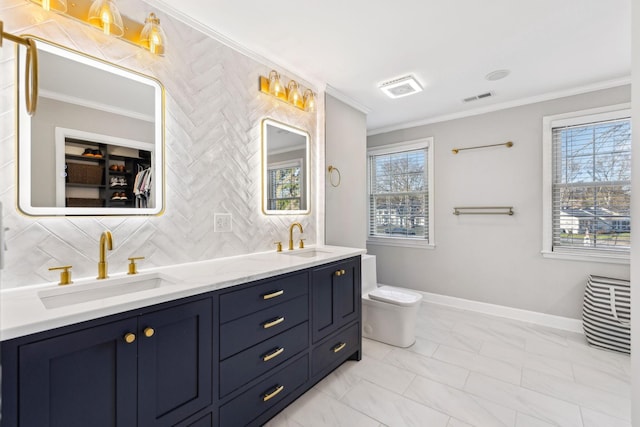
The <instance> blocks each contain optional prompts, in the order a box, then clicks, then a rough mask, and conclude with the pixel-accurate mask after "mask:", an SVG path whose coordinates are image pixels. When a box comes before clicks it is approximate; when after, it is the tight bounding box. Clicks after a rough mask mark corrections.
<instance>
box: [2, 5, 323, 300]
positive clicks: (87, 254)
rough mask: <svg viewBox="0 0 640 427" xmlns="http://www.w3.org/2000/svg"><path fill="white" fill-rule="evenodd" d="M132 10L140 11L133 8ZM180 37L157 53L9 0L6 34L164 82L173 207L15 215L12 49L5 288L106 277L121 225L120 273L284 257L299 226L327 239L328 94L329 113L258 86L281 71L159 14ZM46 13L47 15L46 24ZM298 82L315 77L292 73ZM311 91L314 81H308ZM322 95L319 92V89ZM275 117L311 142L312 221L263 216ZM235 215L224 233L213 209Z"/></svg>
mask: <svg viewBox="0 0 640 427" xmlns="http://www.w3.org/2000/svg"><path fill="white" fill-rule="evenodd" d="M120 7H121V12H122V13H123V14H125V15H127V16H133V17H137V18H139V19H143V18H144V17H145V16H148V15H149V12H152V11H154V10H153V9H152V8H151V7H150V6H149V5H148V4H147V3H145V2H143V1H141V0H132V1H128V2H123V4H122V5H120ZM125 8H128V9H129V10H125ZM155 12H156V13H157V15H158V16H159V18H160V19H161V21H162V27H163V29H164V30H165V32H166V34H167V38H168V40H170V47H169V48H168V49H167V53H166V55H165V56H164V57H156V56H154V55H152V54H150V53H148V52H145V51H144V50H142V49H140V48H138V47H136V46H133V45H131V44H129V43H126V42H124V41H121V40H118V39H116V38H114V37H109V36H105V35H104V34H102V33H101V32H100V31H96V30H94V29H92V28H90V27H88V26H86V25H84V24H82V23H79V22H76V21H74V20H71V19H69V18H66V17H64V16H61V15H58V14H55V13H47V12H45V11H43V10H42V8H41V7H40V6H38V5H36V4H34V3H31V2H12V1H1V0H0V16H2V20H3V21H4V23H5V31H8V32H10V33H15V34H25V33H28V34H33V35H36V36H40V37H42V38H46V39H49V40H51V41H53V42H56V43H58V44H61V45H63V46H68V47H71V48H75V49H77V50H81V51H83V52H86V53H87V54H89V55H92V56H95V57H97V58H100V59H105V60H107V61H110V62H114V63H116V64H118V65H121V66H124V67H127V68H130V69H133V70H136V71H138V72H141V73H143V74H146V75H150V76H153V77H155V78H157V79H158V80H160V81H161V82H162V83H163V84H164V87H165V96H166V110H165V118H166V126H165V135H166V145H165V155H166V167H165V178H166V210H165V213H164V214H163V215H161V216H157V217H156V216H152V217H144V216H138V217H86V218H78V217H75V218H73V217H67V218H59V217H58V218H55V217H40V218H34V217H26V216H24V215H21V214H19V213H18V212H17V210H16V209H15V201H16V192H17V182H16V152H15V137H16V127H15V101H16V100H15V92H16V87H15V81H13V79H12V78H7V79H4V76H13V75H14V67H15V58H14V53H15V49H13V46H12V44H11V43H9V44H7V46H6V47H4V48H2V49H0V68H1V70H0V71H1V73H0V74H1V75H2V76H3V79H2V82H3V84H4V85H3V86H2V87H0V183H2V185H0V201H1V202H2V203H3V205H4V211H5V218H4V220H5V224H6V226H7V227H9V228H11V230H10V231H9V232H8V233H7V240H8V241H7V246H8V248H9V250H8V252H7V253H6V254H7V259H6V267H5V270H4V271H3V272H2V283H1V286H2V288H10V287H16V286H24V285H30V284H34V283H41V282H54V281H55V280H56V279H57V276H56V275H55V274H54V272H50V271H48V267H52V266H56V265H67V264H72V265H73V273H74V277H75V278H82V277H95V274H96V269H97V267H96V264H97V262H98V240H99V238H100V233H102V231H103V230H105V229H110V230H111V231H112V233H113V238H114V249H113V251H110V252H109V254H108V257H109V268H110V271H111V273H117V272H124V271H126V268H127V258H128V257H130V256H144V257H145V260H144V262H143V263H141V264H140V268H142V269H146V268H152V267H154V266H162V265H167V264H175V263H182V262H190V261H199V260H205V259H211V258H218V257H224V256H232V255H239V254H246V253H252V252H258V251H266V250H275V247H274V245H273V242H274V241H278V240H282V241H286V236H287V228H288V226H289V224H291V222H294V221H299V222H301V223H302V225H303V226H304V231H305V235H306V238H307V243H308V244H313V243H315V242H316V238H317V234H316V231H317V224H318V217H317V215H321V213H320V214H318V208H319V206H318V204H317V203H316V202H315V197H316V194H318V193H317V186H318V180H317V179H316V177H317V176H318V174H317V173H316V171H317V168H318V166H317V165H318V164H319V163H318V159H317V156H318V153H320V150H321V148H319V147H318V144H322V139H320V138H319V137H318V135H319V134H320V133H319V131H318V125H317V124H318V122H319V121H320V122H322V117H323V111H324V109H323V101H322V100H323V98H324V97H323V96H322V95H320V96H319V105H318V113H315V114H313V113H307V112H305V111H302V110H299V109H297V108H295V107H292V106H290V105H287V104H285V103H283V102H281V101H279V100H277V99H275V98H273V97H271V96H269V95H265V94H262V93H260V92H259V91H258V76H260V75H268V74H269V71H270V70H271V69H272V67H273V66H272V65H267V64H264V63H262V62H260V61H258V60H256V59H253V58H250V57H248V56H247V55H245V54H243V53H240V52H238V51H236V50H233V49H231V48H229V47H227V46H226V45H224V44H223V43H221V42H218V41H217V40H214V39H212V38H211V37H208V36H207V35H204V34H202V33H201V32H199V31H197V30H195V29H193V28H191V27H189V26H187V25H185V24H184V23H182V22H181V21H179V20H177V19H175V18H172V17H170V16H167V15H166V14H164V13H160V12H158V11H157V10H156V11H155ZM34 17H38V19H35V20H34ZM278 71H279V72H280V73H281V74H282V75H283V76H286V77H287V78H293V79H295V80H297V81H301V82H304V79H301V78H300V76H296V75H294V74H292V73H290V72H288V71H287V70H286V69H281V68H278ZM305 86H307V84H305ZM314 90H317V88H314ZM265 117H270V118H272V119H274V120H278V121H280V122H284V123H288V124H289V125H291V126H294V127H297V128H301V129H304V130H306V131H308V132H309V133H310V135H311V141H312V147H313V148H312V156H311V160H310V162H311V164H310V169H311V171H312V174H311V176H312V177H314V178H313V179H312V182H311V188H312V197H314V202H313V203H312V204H311V206H312V207H313V208H312V209H313V210H312V212H311V214H310V215H270V216H265V215H263V214H262V210H261V208H260V203H261V191H260V189H261V176H260V160H261V156H260V150H261V148H260V147H261V142H260V139H261V138H260V136H261V121H262V120H263V119H264V118H265ZM216 212H221V213H230V214H232V216H233V219H232V225H233V231H232V232H230V233H214V231H213V229H214V227H213V214H214V213H216Z"/></svg>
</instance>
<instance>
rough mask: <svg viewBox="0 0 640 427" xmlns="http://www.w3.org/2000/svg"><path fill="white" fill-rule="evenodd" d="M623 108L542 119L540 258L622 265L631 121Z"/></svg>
mask: <svg viewBox="0 0 640 427" xmlns="http://www.w3.org/2000/svg"><path fill="white" fill-rule="evenodd" d="M626 107H627V106H615V107H610V108H604V109H596V110H589V111H585V112H577V113H570V114H563V115H559V116H551V117H545V118H544V120H543V122H544V134H545V135H544V140H545V141H544V151H545V153H544V157H545V167H544V169H545V172H544V174H545V195H544V197H545V203H544V205H545V208H544V209H545V213H544V215H545V218H544V221H545V231H544V232H545V248H543V254H545V255H552V256H553V255H556V256H558V257H569V258H578V259H581V258H582V259H588V260H596V261H597V260H600V261H611V262H616V261H618V262H628V259H629V249H630V242H631V225H630V224H631V214H630V205H631V203H630V202H631V119H630V111H629V109H628V108H626ZM595 258H599V259H595ZM625 260H626V261H625Z"/></svg>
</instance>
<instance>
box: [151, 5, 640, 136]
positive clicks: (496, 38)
mask: <svg viewBox="0 0 640 427" xmlns="http://www.w3.org/2000/svg"><path fill="white" fill-rule="evenodd" d="M149 3H151V4H152V5H156V6H158V7H159V8H161V9H163V10H165V11H167V12H169V13H171V12H173V14H175V15H183V18H184V17H185V16H186V17H188V19H187V21H189V20H191V23H192V24H194V23H197V24H198V26H204V27H207V28H208V29H210V30H212V32H215V33H218V34H220V35H222V36H224V37H226V38H228V39H231V40H232V41H234V42H236V43H238V44H239V45H241V46H243V47H244V48H246V49H248V50H250V51H252V52H254V53H256V54H258V55H261V56H263V57H264V58H266V59H268V60H269V61H271V62H273V63H275V64H279V65H280V66H282V67H284V68H286V69H289V70H291V71H293V72H295V73H297V74H299V75H300V76H302V77H303V78H305V79H307V80H308V81H310V82H312V83H314V84H316V85H318V86H319V87H321V88H324V87H325V85H328V86H329V88H328V91H329V93H334V94H337V95H338V96H341V97H343V98H344V99H347V100H350V101H352V102H353V104H355V105H358V106H360V107H361V108H362V109H364V110H367V111H368V115H367V128H368V130H369V133H370V134H372V133H378V132H381V131H384V130H391V129H396V128H402V127H406V126H407V124H412V125H415V124H419V123H428V122H432V121H438V120H442V119H445V118H453V117H458V116H462V115H467V114H472V113H474V112H475V113H477V112H480V111H487V110H491V109H498V108H502V107H505V106H511V105H517V104H519V103H525V102H530V101H533V100H542V99H546V98H550V97H553V96H557V95H560V94H564V95H567V94H573V93H579V92H583V91H586V90H587V89H594V88H604V87H611V86H616V85H620V84H623V83H628V82H629V81H630V74H631V0H561V1H558V0H528V1H524V0H484V1H482V0H394V1H381V0H321V1H300V0H267V1H265V0H242V1H220V0H180V1H179V2H177V1H176V2H173V1H170V0H166V1H160V0H156V1H154V0H151V1H149ZM169 3H170V4H169ZM498 69H508V70H510V71H511V74H510V75H509V76H508V77H507V78H505V79H502V80H498V81H494V82H491V81H488V80H486V79H485V78H484V77H485V75H486V74H488V73H489V72H491V71H494V70H498ZM406 74H413V75H414V76H415V77H417V79H418V80H419V81H420V82H421V83H422V85H423V86H424V91H423V92H421V93H419V94H417V95H413V96H409V97H406V98H400V99H390V98H387V97H386V96H385V95H383V94H382V92H380V90H379V89H378V88H377V86H378V84H379V83H381V82H384V81H387V80H390V79H393V78H396V77H401V76H404V75H406ZM487 91H492V92H493V93H494V94H495V97H492V98H489V99H483V100H480V101H475V102H473V103H468V104H465V103H463V102H462V99H463V98H467V97H470V96H474V95H477V94H481V93H484V92H487Z"/></svg>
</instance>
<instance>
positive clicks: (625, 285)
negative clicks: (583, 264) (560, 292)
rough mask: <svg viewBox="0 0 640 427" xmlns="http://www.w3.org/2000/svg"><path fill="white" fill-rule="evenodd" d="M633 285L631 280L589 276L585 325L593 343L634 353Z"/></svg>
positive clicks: (589, 339) (597, 345) (584, 315)
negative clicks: (632, 349) (632, 321)
mask: <svg viewBox="0 0 640 427" xmlns="http://www.w3.org/2000/svg"><path fill="white" fill-rule="evenodd" d="M630 322H631V287H630V285H629V281H628V280H621V279H612V278H610V277H602V276H589V280H588V281H587V287H586V289H585V292H584V303H583V305H582V327H583V328H584V334H585V335H586V337H587V341H588V342H589V344H591V345H593V346H596V347H601V348H606V349H608V350H614V351H619V352H622V353H631V324H630Z"/></svg>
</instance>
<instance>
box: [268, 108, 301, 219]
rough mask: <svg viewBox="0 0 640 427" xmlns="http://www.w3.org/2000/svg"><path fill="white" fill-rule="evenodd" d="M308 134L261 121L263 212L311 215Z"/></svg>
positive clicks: (277, 123) (275, 123) (285, 126)
mask: <svg viewBox="0 0 640 427" xmlns="http://www.w3.org/2000/svg"><path fill="white" fill-rule="evenodd" d="M309 169H310V165H309V134H308V133H307V132H305V131H304V130H302V129H298V128H295V127H292V126H289V125H287V124H285V123H280V122H277V121H275V120H272V119H264V120H263V121H262V211H263V212H264V213H265V214H266V215H283V214H308V213H309V212H310V208H309V205H310V203H309V196H310V195H309V187H310V186H309V177H310V174H309Z"/></svg>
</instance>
